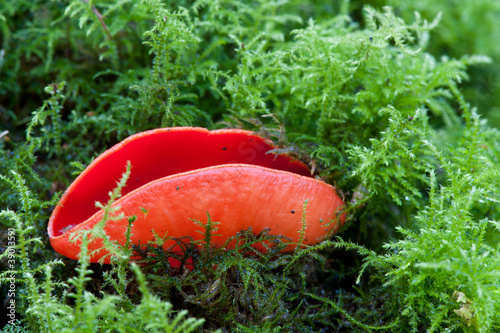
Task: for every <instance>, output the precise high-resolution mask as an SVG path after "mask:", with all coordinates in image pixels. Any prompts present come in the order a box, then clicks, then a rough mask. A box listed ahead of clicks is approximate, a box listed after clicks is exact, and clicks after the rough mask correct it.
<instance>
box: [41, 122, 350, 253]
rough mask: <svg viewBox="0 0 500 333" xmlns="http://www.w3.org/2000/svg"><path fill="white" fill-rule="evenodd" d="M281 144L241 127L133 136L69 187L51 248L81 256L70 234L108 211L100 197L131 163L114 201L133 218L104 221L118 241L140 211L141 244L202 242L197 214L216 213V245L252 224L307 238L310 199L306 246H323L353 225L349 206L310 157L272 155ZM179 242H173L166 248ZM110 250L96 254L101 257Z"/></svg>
mask: <svg viewBox="0 0 500 333" xmlns="http://www.w3.org/2000/svg"><path fill="white" fill-rule="evenodd" d="M274 148H275V146H273V144H272V142H271V141H270V140H266V139H264V138H261V137H259V136H257V135H254V134H252V132H249V131H245V130H239V129H223V130H215V131H208V130H207V129H204V128H192V127H175V128H160V129H155V130H151V131H147V132H143V133H138V134H135V135H132V136H130V137H128V138H127V139H125V140H124V141H122V142H120V143H118V144H117V145H115V146H114V147H112V148H111V149H109V150H107V151H105V152H104V153H103V154H102V155H100V156H99V157H97V158H96V159H95V160H94V161H93V162H92V163H91V164H90V165H89V166H88V167H87V168H86V169H85V170H84V171H83V172H82V173H81V174H80V175H79V176H78V177H77V178H76V180H75V181H74V182H73V183H72V184H71V185H70V187H69V188H68V189H67V190H66V192H65V193H64V195H63V196H62V198H61V200H60V202H59V204H58V205H57V206H56V208H55V209H54V211H53V213H52V216H51V218H50V221H49V225H48V234H49V237H50V242H51V245H52V247H53V248H54V249H55V250H56V251H57V252H59V253H61V254H63V255H65V256H67V257H69V258H72V259H77V258H78V256H79V253H80V242H79V241H76V242H74V241H71V240H70V235H71V234H72V233H74V232H75V231H78V230H86V229H90V228H92V227H93V226H94V225H96V224H97V223H98V222H99V221H100V220H101V219H102V218H103V213H104V212H103V210H102V209H99V208H97V207H96V206H95V203H96V202H97V201H99V202H102V203H104V202H107V200H108V195H109V192H110V191H111V190H112V189H113V188H115V187H116V181H117V180H119V179H120V177H121V175H122V173H123V172H124V170H125V166H126V164H127V161H130V163H131V165H132V169H131V174H130V177H129V180H128V182H127V185H126V186H125V187H124V188H123V190H122V197H121V198H119V199H118V200H117V201H116V202H115V203H114V204H113V205H114V206H119V207H120V211H121V212H123V213H124V216H125V218H124V219H121V220H112V221H109V222H107V224H106V226H105V227H104V230H105V231H106V234H107V235H108V236H109V237H110V239H111V240H114V241H118V242H119V243H121V244H124V243H125V232H126V229H127V226H128V221H127V217H129V216H133V215H135V216H136V217H137V219H136V221H135V222H134V223H133V224H132V235H131V242H132V243H133V244H139V243H140V244H146V243H147V242H148V241H152V240H154V237H155V235H154V233H156V234H157V235H159V236H162V237H163V236H168V237H172V238H181V237H191V238H192V239H193V240H198V239H201V238H203V234H202V233H200V232H197V231H203V227H202V226H199V225H197V224H195V223H194V222H193V220H198V221H201V222H206V221H207V213H208V214H209V215H210V218H211V220H212V221H216V222H220V224H218V229H217V232H216V234H217V235H218V236H214V237H213V238H212V244H213V245H216V246H221V245H223V244H224V242H225V241H226V240H227V239H228V238H229V237H231V236H234V235H236V233H238V232H239V231H240V230H244V229H248V228H249V227H251V228H252V231H253V232H254V233H256V234H257V233H260V232H262V231H263V230H265V229H269V230H270V233H271V234H273V235H282V236H285V237H287V238H289V239H290V240H291V241H292V242H298V241H299V239H300V236H301V230H302V221H303V215H304V214H303V213H304V212H303V207H304V206H305V207H306V212H305V222H306V228H305V234H304V239H303V243H304V244H314V243H317V242H319V241H320V240H322V239H323V238H324V237H325V236H326V235H329V234H332V233H334V232H335V231H336V230H337V229H338V228H339V227H340V225H341V224H342V223H343V221H344V216H343V215H341V210H342V207H343V206H344V203H343V202H342V200H341V199H340V198H339V196H338V195H337V193H336V191H335V188H334V187H333V186H331V185H328V184H326V183H325V182H323V181H321V180H318V179H315V178H314V177H312V176H311V172H310V170H309V168H308V167H307V166H306V165H305V164H303V163H302V162H300V161H297V160H294V159H292V158H291V157H289V156H286V155H279V156H275V155H273V154H267V152H269V151H270V150H272V149H274ZM306 200H307V202H306ZM305 202H306V204H305V205H304V203H305ZM153 231H154V233H153ZM173 244H174V241H167V242H166V243H165V244H164V247H165V248H169V247H171V246H172V245H173ZM102 246H103V243H102V239H96V240H94V241H92V242H91V243H90V245H89V250H91V251H92V250H96V249H99V248H101V247H102ZM107 254H108V252H107V251H106V250H101V251H98V252H95V253H94V254H93V256H92V257H91V261H92V262H97V261H99V259H101V258H102V257H103V256H105V255H107ZM104 262H109V256H107V257H106V258H105V260H104Z"/></svg>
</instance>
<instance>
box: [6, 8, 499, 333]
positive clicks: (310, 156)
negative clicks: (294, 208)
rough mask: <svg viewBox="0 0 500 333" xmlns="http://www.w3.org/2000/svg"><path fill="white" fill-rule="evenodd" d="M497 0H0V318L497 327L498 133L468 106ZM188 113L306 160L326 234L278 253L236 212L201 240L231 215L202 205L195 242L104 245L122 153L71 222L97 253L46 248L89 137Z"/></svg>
mask: <svg viewBox="0 0 500 333" xmlns="http://www.w3.org/2000/svg"><path fill="white" fill-rule="evenodd" d="M386 5H392V6H393V7H384V6H386ZM415 10H417V12H415ZM499 13H500V7H499V5H498V2H497V1H495V0H481V1H474V2H473V1H467V2H457V1H447V2H439V3H438V2H434V1H427V0H424V1H418V2H408V1H406V2H403V1H396V0H387V1H385V0H380V1H372V2H371V5H367V4H366V3H365V2H364V1H352V2H349V1H339V2H338V3H335V4H332V2H331V1H319V0H318V1H310V2H308V1H302V0H288V1H286V0H285V1H265V0H252V1H239V0H213V1H211V0H199V1H189V0H181V1H167V0H143V1H130V0H119V1H108V0H94V1H91V0H89V1H87V0H67V1H49V2H47V1H41V0H39V1H25V0H19V1H4V2H1V3H0V31H1V34H2V39H1V48H0V76H1V77H0V120H1V122H0V123H1V126H2V127H1V128H0V184H1V185H0V189H1V191H0V205H1V206H0V209H1V213H0V222H1V223H2V225H3V226H5V227H8V228H14V229H15V230H16V250H17V254H16V265H15V267H14V268H8V267H7V266H5V263H4V261H5V259H6V258H7V255H8V254H7V252H5V253H4V254H1V255H0V256H1V257H0V258H1V259H2V260H3V261H2V262H1V263H0V267H2V270H3V271H2V273H1V274H2V275H0V281H1V282H2V288H5V284H6V283H7V281H8V279H7V276H9V274H12V273H15V274H16V276H17V279H18V280H17V281H18V282H17V288H18V289H17V293H16V302H17V304H18V307H17V310H18V313H20V314H22V317H20V319H22V322H20V323H19V325H20V326H19V325H18V326H8V327H6V328H5V329H4V330H3V332H23V331H30V330H34V331H41V332H51V331H54V332H59V331H65V330H68V331H69V330H72V329H74V330H76V331H82V332H83V331H85V332H87V331H88V332H94V331H97V330H100V331H119V332H122V331H123V332H125V331H127V332H130V331H137V332H140V331H168V332H177V331H179V332H180V331H190V330H195V329H197V330H200V329H202V328H201V327H202V325H203V329H205V330H215V329H218V328H223V329H227V330H229V331H242V332H253V331H255V332H263V331H304V332H310V331H320V330H327V331H360V332H365V331H370V330H386V331H390V332H420V331H430V332H442V331H449V332H476V331H478V332H493V331H498V330H500V318H499V314H500V295H499V290H500V286H499V283H498V281H499V280H500V279H499V278H500V277H499V273H498V272H499V267H500V253H499V251H500V248H499V241H500V222H497V221H498V220H500V208H499V207H500V206H499V202H500V191H499V188H500V181H499V179H500V174H499V172H500V144H499V142H500V132H499V130H497V129H496V128H494V127H491V126H490V125H489V124H488V122H487V121H486V120H485V119H488V120H490V121H493V124H496V117H497V116H496V115H495V112H496V111H497V110H498V108H499V107H500V100H499V98H498V96H500V93H498V92H499V91H500V89H499V87H500V85H499V84H498V82H499V79H498V77H499V75H500V74H499V73H500V71H499V69H498V60H499V54H500V52H499V49H498V47H499V45H500V42H498V37H499V36H500V34H499V33H498V32H499V30H498V29H499V25H498V21H499V15H500V14H499ZM495 41H497V42H495ZM483 118H484V119H483ZM185 125H186V126H201V127H208V128H211V129H212V128H222V127H227V126H231V127H241V128H247V129H252V130H255V131H256V132H257V133H259V134H260V135H263V136H265V137H268V138H271V139H273V140H274V141H275V142H276V143H277V144H278V145H279V147H278V148H277V149H275V150H274V151H272V152H271V153H275V154H289V155H291V156H294V157H296V158H299V159H302V160H303V161H304V162H306V163H308V164H309V165H310V166H311V168H312V169H314V171H315V172H316V174H317V176H318V177H321V178H322V179H324V180H325V181H327V182H328V183H331V184H334V185H335V186H336V187H337V189H338V191H339V194H340V195H341V196H342V197H343V198H344V199H345V202H346V204H347V205H346V208H345V211H346V214H347V222H346V224H345V226H344V228H343V230H342V232H341V233H340V234H339V235H338V238H336V239H335V240H326V241H324V242H322V243H320V244H318V245H316V246H312V247H304V246H299V247H298V248H297V250H296V251H294V252H288V253H282V252H281V250H282V249H284V248H285V247H286V242H287V241H286V239H283V237H281V236H279V235H273V234H272V230H271V233H270V232H268V231H266V232H263V233H261V234H258V235H256V234H254V233H253V232H252V230H242V231H241V232H240V233H239V234H238V235H236V236H235V237H233V238H231V239H230V240H228V242H227V244H226V245H232V246H233V248H232V249H231V250H225V249H223V248H216V247H214V246H212V238H213V237H217V226H218V224H219V223H228V221H213V220H212V219H211V217H210V216H209V215H207V219H206V221H193V223H196V224H198V225H199V226H202V227H203V228H204V233H203V236H204V237H203V239H202V240H201V241H198V242H191V240H190V239H176V245H177V247H173V248H170V249H165V250H164V249H162V248H161V245H163V244H164V241H165V239H162V238H159V237H158V238H157V239H156V240H155V242H153V243H151V244H141V245H140V246H136V247H134V248H133V249H131V248H130V247H129V243H127V244H125V245H124V246H121V245H118V244H115V243H113V242H111V241H110V240H109V239H107V238H106V237H105V233H104V229H103V227H104V225H105V224H106V223H108V222H109V221H112V220H113V219H116V218H118V217H119V216H120V215H119V214H120V213H119V211H117V210H116V209H112V208H111V204H112V203H113V202H114V201H115V200H116V199H117V198H118V197H119V196H120V189H121V188H122V187H123V186H124V185H125V182H126V180H127V170H128V171H129V170H130V167H132V168H133V167H134V166H133V165H132V166H123V168H124V170H126V172H125V174H124V177H123V178H122V179H121V181H120V182H119V183H117V189H116V190H115V191H114V192H112V193H111V194H110V200H109V202H107V203H102V204H99V205H100V206H99V207H100V208H102V209H104V210H105V212H106V214H105V218H104V219H103V220H102V221H101V223H99V225H98V226H97V227H96V228H94V229H93V230H92V231H89V232H88V233H83V234H80V235H77V236H78V237H80V239H81V240H82V242H83V244H86V243H88V242H89V241H90V239H92V237H95V236H99V237H104V239H105V242H104V244H105V246H106V247H107V248H108V250H109V251H111V252H112V253H113V259H112V264H111V265H103V266H100V265H98V264H89V263H88V262H87V261H86V258H88V253H87V252H86V251H87V250H86V248H85V246H84V247H82V252H81V259H80V260H79V261H78V263H76V262H75V261H72V260H69V259H65V258H60V257H59V256H57V255H56V254H55V253H54V252H53V250H52V249H51V247H50V245H49V242H48V237H47V235H46V233H45V232H44V230H46V226H47V221H48V219H49V216H50V212H51V209H52V207H54V206H55V205H56V204H57V202H58V200H59V198H60V195H61V191H63V190H64V189H65V188H66V187H67V186H68V185H69V184H70V183H71V181H72V180H73V179H74V177H75V176H76V175H77V174H79V173H80V172H81V171H82V170H83V169H84V167H85V166H86V165H88V164H89V163H90V161H91V160H92V159H93V158H94V157H95V156H97V155H98V154H99V153H100V152H102V151H103V150H104V149H107V148H109V147H110V146H112V145H113V144H114V143H116V142H118V141H119V140H121V139H123V138H124V137H126V136H127V135H129V134H133V133H137V132H140V131H144V130H148V129H152V128H156V127H161V126H185ZM6 131H7V132H6ZM172 162H173V163H175V158H174V159H173V161H172ZM125 168H126V169H125ZM117 181H118V180H117ZM256 195H265V194H264V193H257V194H256ZM304 208H305V209H304V211H305V212H307V202H305V203H304ZM143 213H144V214H147V211H144V212H143ZM128 219H129V224H130V226H131V225H133V223H134V221H135V217H134V216H130V217H128ZM303 221H305V222H307V213H305V214H304V216H303ZM230 222H231V221H229V223H230ZM303 226H304V229H303V230H306V231H307V229H306V224H304V225H303ZM303 235H304V234H303V231H302V237H301V239H303ZM129 236H130V228H129V229H128V231H127V237H129ZM5 237H6V235H5V233H4V232H3V231H2V232H1V233H0V247H2V248H3V247H5V246H4V244H5V243H6V241H5V240H4V238H5ZM2 242H3V243H2ZM270 244H273V246H272V247H271V246H270ZM255 246H257V247H261V248H262V247H264V248H266V249H267V252H265V253H262V252H260V251H257V250H255V248H254V247H255ZM179 249H182V250H183V251H181V252H179V251H178V250H179ZM132 250H135V251H136V253H135V255H137V254H138V255H142V256H143V258H142V259H143V261H142V264H143V266H140V268H139V266H138V265H136V264H130V263H129V258H130V257H131V256H132V255H134V254H133V253H132ZM172 258H174V259H176V260H177V264H175V263H176V262H175V261H172ZM6 267H7V268H6ZM187 267H189V268H191V270H189V269H185V268H187ZM4 268H6V269H4ZM2 290H5V289H2ZM2 295H3V294H2ZM179 309H186V310H179ZM186 311H187V312H186ZM188 313H189V316H188ZM188 317H197V318H205V321H204V322H203V323H202V321H201V320H196V319H192V318H188Z"/></svg>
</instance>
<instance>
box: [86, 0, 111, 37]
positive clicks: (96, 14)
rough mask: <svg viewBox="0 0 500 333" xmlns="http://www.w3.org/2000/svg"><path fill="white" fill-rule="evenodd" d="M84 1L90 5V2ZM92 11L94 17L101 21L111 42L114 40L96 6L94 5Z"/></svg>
mask: <svg viewBox="0 0 500 333" xmlns="http://www.w3.org/2000/svg"><path fill="white" fill-rule="evenodd" d="M82 1H83V2H84V3H86V4H88V3H89V0H82ZM92 11H93V12H94V15H95V16H96V17H97V19H99V21H100V22H101V25H102V28H103V29H104V31H105V32H106V35H108V38H109V39H110V40H112V39H113V36H111V33H110V32H109V29H108V26H107V25H106V23H104V18H103V17H102V15H101V13H99V11H98V10H97V8H95V6H94V5H92Z"/></svg>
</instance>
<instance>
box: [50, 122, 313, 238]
mask: <svg viewBox="0 0 500 333" xmlns="http://www.w3.org/2000/svg"><path fill="white" fill-rule="evenodd" d="M273 148H275V147H274V146H273V145H272V144H270V143H269V141H266V140H265V139H263V138H261V137H259V136H256V135H252V134H251V132H248V131H244V130H216V131H212V132H210V131H208V130H206V129H202V128H170V129H157V130H153V131H148V132H143V133H139V134H136V135H133V136H131V137H129V138H127V139H125V140H124V141H122V142H121V143H119V144H117V145H116V146H114V147H112V148H111V149H109V150H107V151H106V152H104V153H103V154H102V155H100V156H99V157H98V158H96V159H95V160H94V161H93V162H92V163H91V164H90V165H89V166H88V167H87V168H86V169H85V170H84V171H83V172H82V174H81V175H80V176H78V178H77V179H76V180H75V181H74V182H73V184H71V186H70V187H69V188H68V190H67V191H66V193H65V194H64V195H63V197H62V198H61V201H60V204H59V205H58V207H56V211H55V212H54V214H53V216H52V228H49V229H50V230H49V234H51V236H59V235H61V234H63V233H65V232H66V231H69V230H70V229H71V228H72V227H73V226H75V225H77V224H79V223H81V222H83V221H85V220H87V219H88V218H89V217H91V216H92V215H93V214H95V213H96V212H97V211H98V210H99V209H98V208H97V207H96V206H95V203H96V201H99V202H102V203H104V202H107V200H108V197H109V192H110V191H111V190H112V189H113V188H115V187H116V182H117V181H118V180H119V179H120V177H121V175H122V173H123V172H124V171H125V167H126V164H127V161H130V162H131V164H132V169H131V174H130V178H129V180H128V182H127V185H126V186H125V187H124V188H123V190H122V196H125V195H126V194H127V193H129V192H131V191H133V190H135V189H137V188H139V187H141V186H144V185H146V184H147V183H149V182H151V181H153V180H156V179H159V178H163V177H167V176H171V175H175V174H178V173H182V172H186V171H192V170H196V169H201V168H206V167H211V166H216V165H222V164H251V165H258V166H262V167H267V168H271V169H277V170H282V171H288V172H292V173H296V174H299V175H302V176H308V177H312V176H311V173H310V170H309V168H308V167H307V166H306V165H304V164H303V163H302V162H300V161H297V160H293V159H292V158H290V157H288V156H284V155H279V156H275V155H274V154H266V153H267V152H268V151H269V150H271V149H273ZM263 181H264V180H263Z"/></svg>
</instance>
